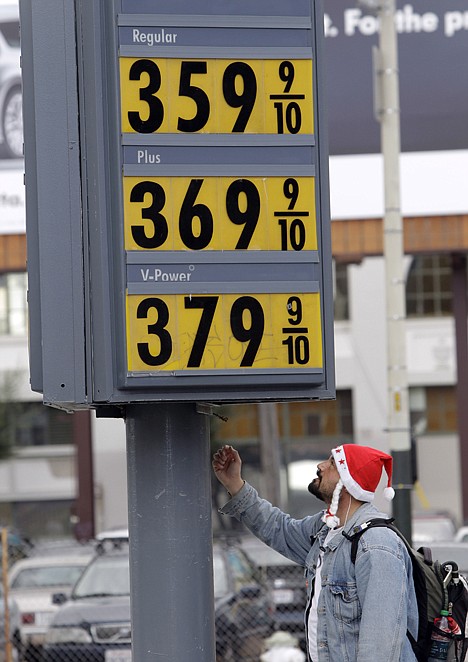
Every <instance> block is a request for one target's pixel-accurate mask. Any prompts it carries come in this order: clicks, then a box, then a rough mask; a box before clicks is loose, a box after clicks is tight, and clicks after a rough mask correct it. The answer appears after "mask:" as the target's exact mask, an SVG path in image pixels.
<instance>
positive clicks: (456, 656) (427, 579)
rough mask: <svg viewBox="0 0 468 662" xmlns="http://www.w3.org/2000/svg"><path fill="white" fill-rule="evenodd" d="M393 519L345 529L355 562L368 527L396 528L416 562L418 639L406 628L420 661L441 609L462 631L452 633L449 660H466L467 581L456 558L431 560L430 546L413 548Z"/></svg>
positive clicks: (414, 565) (467, 636)
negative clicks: (453, 559) (349, 529)
mask: <svg viewBox="0 0 468 662" xmlns="http://www.w3.org/2000/svg"><path fill="white" fill-rule="evenodd" d="M393 521H394V520H393V519H372V520H368V521H367V522H364V523H363V524H361V525H359V526H356V527H354V528H353V529H352V532H351V533H350V534H348V533H343V535H344V536H345V538H347V539H348V540H349V541H350V542H351V560H352V562H353V563H355V562H356V555H357V550H358V542H359V538H360V537H361V536H362V535H363V533H365V532H366V531H367V530H368V529H370V528H374V527H382V526H383V527H386V528H388V529H391V530H392V531H394V532H395V533H396V534H397V536H399V538H401V540H402V541H403V543H404V544H405V546H406V549H407V551H408V554H409V557H410V559H411V563H412V566H413V580H414V588H415V593H416V600H417V603H418V614H419V628H418V636H417V639H414V637H413V636H412V635H411V634H410V633H409V632H407V636H408V639H409V640H410V643H411V646H412V648H413V651H414V654H415V656H416V659H417V660H418V662H426V661H427V660H428V657H429V648H430V640H431V633H432V630H433V627H434V626H433V624H434V619H435V618H437V617H438V616H439V615H440V611H441V609H446V610H448V611H449V612H450V613H451V615H452V617H453V618H454V619H455V621H456V622H457V623H458V625H459V627H460V630H461V635H458V636H457V635H455V636H454V637H453V639H454V642H453V645H452V646H451V647H450V650H449V658H448V659H449V660H456V662H465V659H466V654H467V650H468V618H467V616H468V583H467V580H466V579H465V577H464V576H463V575H461V574H460V573H459V572H458V566H457V564H456V563H455V562H453V561H445V562H444V563H439V561H433V560H432V554H431V550H430V548H429V547H420V548H419V549H418V550H415V549H413V548H412V547H411V546H410V544H409V543H408V541H407V540H406V539H405V537H404V536H403V534H402V533H401V532H400V531H399V530H398V529H397V527H396V526H393V524H392V522H393Z"/></svg>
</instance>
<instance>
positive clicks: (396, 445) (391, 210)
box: [379, 0, 413, 540]
mask: <svg viewBox="0 0 468 662" xmlns="http://www.w3.org/2000/svg"><path fill="white" fill-rule="evenodd" d="M395 8H396V3H395V0H385V1H384V2H382V4H381V7H380V11H379V18H380V57H381V70H380V75H381V77H382V88H381V89H382V97H383V99H382V101H383V108H382V111H381V117H380V123H381V124H380V125H381V142H382V155H383V165H384V196H385V215H384V257H385V281H386V282H385V288H386V301H387V371H388V373H387V380H388V381H387V383H388V401H387V402H388V432H389V439H390V450H391V452H392V455H393V460H394V470H393V485H394V487H395V500H394V503H393V515H394V517H395V518H396V520H397V522H398V526H399V528H400V530H401V531H402V532H403V533H404V535H405V536H406V538H407V539H408V540H411V492H412V489H413V485H412V463H411V431H410V419H409V399H408V376H407V368H406V341H405V320H406V308H405V279H404V275H403V273H404V272H403V259H404V254H403V220H402V215H401V208H400V166H399V158H400V102H399V90H398V80H399V74H398V50H397V35H396V27H395Z"/></svg>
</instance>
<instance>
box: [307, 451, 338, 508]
mask: <svg viewBox="0 0 468 662" xmlns="http://www.w3.org/2000/svg"><path fill="white" fill-rule="evenodd" d="M339 480H340V474H339V473H338V469H337V468H336V465H335V460H334V459H333V457H332V456H331V455H330V457H329V458H328V460H325V461H324V462H321V463H320V464H319V465H318V467H317V478H314V480H313V481H312V482H311V483H310V485H309V487H308V490H309V492H310V493H311V494H313V495H314V496H316V497H317V498H318V499H321V500H322V501H325V503H327V504H330V503H331V500H332V496H333V491H334V489H335V487H336V484H337V482H338V481H339Z"/></svg>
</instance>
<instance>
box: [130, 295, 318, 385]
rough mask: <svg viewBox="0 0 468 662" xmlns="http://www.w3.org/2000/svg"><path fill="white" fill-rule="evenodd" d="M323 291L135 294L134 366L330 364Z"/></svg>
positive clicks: (132, 310) (160, 368)
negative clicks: (325, 351)
mask: <svg viewBox="0 0 468 662" xmlns="http://www.w3.org/2000/svg"><path fill="white" fill-rule="evenodd" d="M321 328H322V325H321V314H320V296H319V294H318V293H305V294H304V293H301V294H283V293H282V294H276V293H275V294H253V295H250V294H249V295H247V294H219V295H218V294H213V295H211V294H210V295H205V294H203V295H202V294H196V295H184V294H173V295H166V294H164V295H159V294H158V295H154V296H153V295H144V296H143V295H133V294H132V295H128V294H127V330H126V337H127V361H128V371H129V372H131V373H134V372H136V373H138V372H145V373H148V372H159V371H173V370H197V369H199V370H223V371H224V370H232V369H275V368H276V369H284V368H316V369H322V368H323V357H322V331H321Z"/></svg>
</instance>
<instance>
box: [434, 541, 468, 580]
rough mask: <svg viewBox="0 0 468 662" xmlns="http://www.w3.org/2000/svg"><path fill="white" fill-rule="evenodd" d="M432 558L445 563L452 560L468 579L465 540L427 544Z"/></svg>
mask: <svg viewBox="0 0 468 662" xmlns="http://www.w3.org/2000/svg"><path fill="white" fill-rule="evenodd" d="M427 546H428V547H429V548H430V549H431V552H432V558H433V559H434V560H437V561H440V562H441V563H445V562H447V561H454V562H455V563H456V564H457V565H458V569H459V571H460V572H461V573H463V574H464V575H465V577H466V578H467V579H468V543H467V542H454V541H451V542H433V543H431V544H430V545H427Z"/></svg>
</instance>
